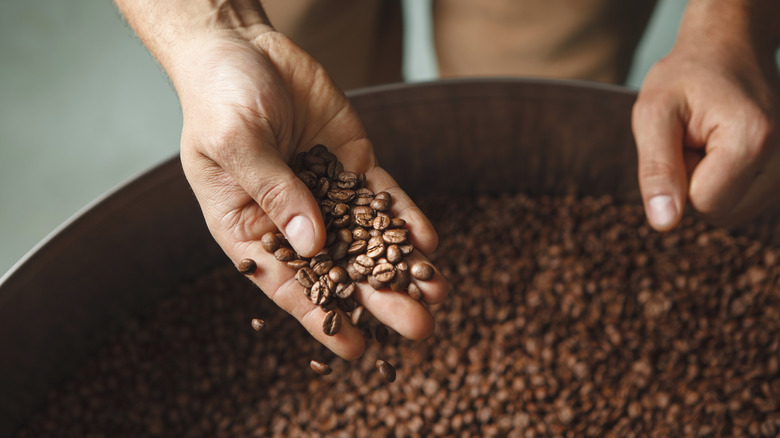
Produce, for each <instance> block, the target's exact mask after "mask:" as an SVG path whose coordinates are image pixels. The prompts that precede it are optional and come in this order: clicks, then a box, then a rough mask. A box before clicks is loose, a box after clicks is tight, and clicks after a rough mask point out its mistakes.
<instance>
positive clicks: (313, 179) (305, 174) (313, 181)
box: [297, 170, 319, 190]
mask: <svg viewBox="0 0 780 438" xmlns="http://www.w3.org/2000/svg"><path fill="white" fill-rule="evenodd" d="M297 176H298V178H299V179H300V180H301V181H303V183H304V184H306V187H308V188H309V190H311V189H314V188H315V187H317V182H318V181H319V178H317V175H315V174H314V172H312V171H309V170H303V171H300V172H298V173H297Z"/></svg>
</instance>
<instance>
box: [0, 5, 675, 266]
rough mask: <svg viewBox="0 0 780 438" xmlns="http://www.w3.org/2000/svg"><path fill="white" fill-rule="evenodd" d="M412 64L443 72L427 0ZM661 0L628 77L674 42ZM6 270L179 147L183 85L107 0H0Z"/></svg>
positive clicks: (0, 197) (412, 77) (409, 42)
mask: <svg viewBox="0 0 780 438" xmlns="http://www.w3.org/2000/svg"><path fill="white" fill-rule="evenodd" d="M403 3H404V19H405V22H406V34H405V41H404V44H405V58H404V74H405V77H406V80H408V81H426V80H431V79H435V78H436V77H437V72H436V64H435V62H434V57H433V49H432V44H431V42H430V21H429V19H430V13H429V8H430V2H429V0H426V1H421V0H404V2H403ZM685 4H686V2H685V1H681V0H661V1H659V4H658V7H657V8H656V10H655V13H654V16H653V18H652V19H651V21H650V25H649V27H648V31H647V33H646V34H645V36H644V39H643V40H642V43H641V45H640V47H639V51H638V53H637V56H636V59H635V62H634V66H633V68H632V71H631V74H630V76H629V79H628V82H627V84H626V85H628V86H629V87H633V88H637V87H638V86H639V85H640V84H641V81H642V78H643V77H644V75H645V73H646V72H647V70H648V69H649V68H650V66H651V65H652V64H653V63H654V62H655V61H656V60H658V59H659V58H660V57H662V56H663V55H664V54H665V53H666V52H668V50H669V49H670V48H671V47H672V44H673V42H674V38H675V35H676V31H677V26H678V24H679V21H680V17H681V14H682V11H683V9H684V8H685ZM0 60H1V61H0V275H2V274H3V273H5V272H7V271H8V270H9V269H11V268H12V266H13V265H14V264H15V263H17V262H18V261H19V260H20V259H21V258H23V257H24V255H25V254H26V253H27V252H29V251H31V250H33V248H34V247H35V246H36V245H37V244H38V243H39V242H40V241H41V240H43V239H45V237H46V236H47V235H48V234H50V233H52V232H55V231H56V229H57V228H58V227H59V226H61V224H63V223H64V222H66V221H67V220H68V218H70V217H72V216H73V215H76V214H78V212H79V211H80V210H82V209H84V208H88V206H89V205H90V204H91V203H92V202H94V201H95V200H96V199H98V198H100V197H101V196H103V195H104V194H106V193H107V192H109V191H110V190H112V189H113V188H114V187H117V186H118V185H121V184H122V183H123V182H125V181H127V180H128V179H132V178H133V177H134V176H135V175H138V174H139V173H141V172H143V171H144V170H146V169H149V168H150V167H152V166H154V165H155V164H157V163H159V162H161V161H163V160H165V159H167V158H169V157H171V156H174V155H175V154H176V153H177V151H178V145H179V134H180V130H181V113H180V109H179V104H178V99H177V97H176V94H175V92H174V90H173V88H172V86H171V85H170V84H169V82H168V80H167V78H166V77H165V75H164V73H163V72H162V70H161V68H160V67H159V66H158V65H157V63H156V62H155V60H154V59H153V58H152V57H151V56H150V55H149V54H148V53H147V52H146V49H145V48H144V47H143V45H142V44H141V43H140V42H139V41H138V39H137V38H136V37H135V35H134V34H133V32H132V30H130V28H129V27H128V26H127V25H126V24H125V23H124V21H123V19H122V18H121V16H120V14H119V12H118V11H117V10H116V7H115V6H114V5H113V3H112V2H110V1H108V0H104V1H100V2H95V1H92V0H71V1H68V2H60V1H54V0H26V1H24V2H4V3H3V4H2V5H1V6H0Z"/></svg>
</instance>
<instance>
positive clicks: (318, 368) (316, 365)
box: [309, 360, 333, 376]
mask: <svg viewBox="0 0 780 438" xmlns="http://www.w3.org/2000/svg"><path fill="white" fill-rule="evenodd" d="M309 366H310V367H311V369H312V370H314V372H315V373H317V374H319V375H321V376H327V375H328V374H330V373H331V372H333V370H332V369H331V368H330V367H329V366H328V364H326V363H322V362H317V361H316V360H312V361H311V362H309Z"/></svg>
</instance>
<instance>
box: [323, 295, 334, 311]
mask: <svg viewBox="0 0 780 438" xmlns="http://www.w3.org/2000/svg"><path fill="white" fill-rule="evenodd" d="M336 301H337V298H335V296H333V295H331V296H330V298H328V300H327V301H325V302H324V303H321V304H320V309H322V311H323V312H330V311H331V310H334V309H336V308H337V307H338V303H337V302H336Z"/></svg>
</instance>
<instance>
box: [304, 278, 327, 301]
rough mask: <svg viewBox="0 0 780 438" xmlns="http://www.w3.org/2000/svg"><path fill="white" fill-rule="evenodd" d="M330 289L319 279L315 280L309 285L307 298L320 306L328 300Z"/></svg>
mask: <svg viewBox="0 0 780 438" xmlns="http://www.w3.org/2000/svg"><path fill="white" fill-rule="evenodd" d="M330 292H331V291H330V289H329V288H328V285H327V284H322V283H320V282H319V281H315V282H314V284H313V285H312V286H311V292H310V294H309V300H310V301H311V302H312V303H314V304H316V305H318V306H320V305H322V304H324V303H327V302H328V301H330V299H331V297H330Z"/></svg>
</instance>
